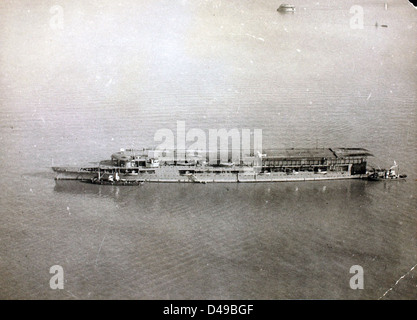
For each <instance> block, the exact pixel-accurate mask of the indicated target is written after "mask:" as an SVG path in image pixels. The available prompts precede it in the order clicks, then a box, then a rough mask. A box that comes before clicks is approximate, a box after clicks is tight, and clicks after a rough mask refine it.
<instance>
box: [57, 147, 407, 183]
mask: <svg viewBox="0 0 417 320" xmlns="http://www.w3.org/2000/svg"><path fill="white" fill-rule="evenodd" d="M167 153H168V154H169V155H168V156H167ZM368 156H372V154H370V153H369V151H368V150H366V149H363V148H321V149H319V148H315V149H313V148H312V149H294V148H291V149H280V150H266V151H264V152H262V153H260V152H257V153H248V154H244V153H243V152H242V155H241V156H239V157H238V158H237V159H232V158H230V159H228V161H220V160H216V161H212V159H211V158H210V157H209V156H208V155H205V156H200V155H199V154H197V153H196V152H183V153H181V156H179V154H178V153H177V151H164V152H160V151H158V150H156V149H151V148H148V149H146V148H144V149H141V150H135V149H126V150H125V149H121V150H120V151H119V152H116V153H114V154H112V156H111V159H110V160H103V161H101V162H100V163H99V164H97V165H95V166H86V167H53V168H52V169H53V170H54V171H55V172H56V173H57V175H56V177H55V179H56V180H80V181H82V182H86V183H93V184H103V185H127V186H130V185H141V184H143V183H145V182H175V183H178V182H180V183H213V182H216V183H217V182H224V183H227V182H228V183H234V182H246V183H250V182H284V181H317V180H339V179H368V180H371V181H377V180H392V179H404V178H406V175H399V174H397V173H396V171H395V169H396V168H397V167H398V166H397V165H396V164H395V166H393V167H391V168H390V169H388V170H384V169H378V170H376V169H373V170H368V169H367V157H368Z"/></svg>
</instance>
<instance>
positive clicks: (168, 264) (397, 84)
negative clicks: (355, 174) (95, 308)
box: [0, 0, 417, 299]
mask: <svg viewBox="0 0 417 320" xmlns="http://www.w3.org/2000/svg"><path fill="white" fill-rule="evenodd" d="M119 2H120V4H119ZM119 2H117V3H116V2H112V1H100V2H99V1H92V2H90V3H89V4H86V3H84V2H82V1H71V2H68V3H65V5H62V6H61V8H62V10H63V11H62V12H63V18H64V20H63V28H62V29H57V30H54V29H53V28H51V26H50V19H51V17H52V16H53V15H54V14H53V13H51V12H50V8H51V6H52V5H53V4H49V3H47V2H40V3H39V4H34V3H33V2H32V1H21V2H15V1H2V3H1V4H0V13H1V15H2V19H0V40H1V47H0V141H1V144H0V145H1V147H0V150H1V152H0V163H1V165H0V168H1V169H2V170H1V178H0V190H1V197H0V298H3V299H39V298H40V299H74V298H79V299H109V298H115V299H121V298H126V299H288V298H290V299H299V298H301V299H305V298H308V299H310V298H312V299H317V298H319V299H320V298H330V299H378V298H380V297H383V298H387V299H415V298H416V297H417V295H416V290H417V281H416V279H417V270H416V269H417V267H416V268H414V269H413V267H414V266H415V265H416V264H417V251H416V245H417V236H416V230H417V229H416V227H417V216H416V215H417V211H416V206H417V202H416V196H417V188H416V179H417V163H416V158H417V157H416V156H417V147H416V137H417V119H416V111H417V110H416V109H417V59H416V50H417V43H416V41H415V39H416V38H417V37H416V35H417V25H416V21H417V19H416V18H417V11H416V10H414V9H413V8H412V7H411V6H410V5H409V4H408V3H407V2H406V1H395V2H394V1H391V2H388V6H387V10H385V7H384V4H383V2H381V3H379V2H376V1H361V3H360V4H359V5H361V6H362V8H363V12H364V28H363V29H352V28H350V24H349V22H350V19H351V18H352V16H353V14H352V13H350V12H349V9H350V8H351V6H352V5H357V4H358V3H357V1H355V2H353V1H347V2H343V4H341V3H339V2H340V1H338V2H337V1H331V0H326V1H320V2H317V3H311V4H310V3H309V4H304V3H303V2H302V1H294V2H293V3H294V5H296V7H297V11H296V12H295V13H291V14H280V13H278V12H277V11H276V8H277V7H278V5H279V3H278V4H277V3H271V2H270V1H256V3H255V2H249V1H243V2H242V1H227V2H226V1H193V2H192V3H191V2H188V1H154V2H151V3H149V2H148V1H143V2H142V1H119ZM52 12H55V11H52ZM376 22H377V23H378V25H379V26H378V27H376V26H375V23H376ZM382 24H385V25H387V26H388V27H387V28H384V27H381V25H382ZM177 121H185V125H186V130H188V129H191V128H200V129H202V130H204V131H205V132H208V130H209V129H221V128H225V129H228V130H229V129H232V128H237V129H239V130H241V129H244V128H248V129H252V130H253V129H255V128H256V129H262V130H263V145H264V147H267V148H282V147H316V146H318V147H339V146H341V147H364V148H367V149H369V150H370V151H371V152H372V153H373V154H374V157H373V158H371V159H370V162H371V165H375V166H377V165H379V166H381V167H389V166H391V165H392V164H393V162H394V160H395V161H396V162H397V163H398V164H399V165H400V168H399V169H400V172H402V173H406V174H407V175H408V177H409V178H408V179H407V180H406V181H387V182H379V183H371V182H367V181H323V182H289V183H260V184H207V185H197V184H184V185H182V184H145V185H143V186H140V187H122V186H96V185H89V184H84V183H80V182H71V181H60V182H59V183H56V182H55V181H54V179H53V178H54V175H53V173H52V171H51V169H50V167H51V166H52V165H84V164H89V163H90V162H96V161H99V160H102V159H107V158H109V157H110V154H111V153H113V152H115V151H117V150H118V149H119V148H121V147H127V148H129V147H136V148H140V147H143V146H150V145H154V144H155V142H154V134H155V132H156V131H157V130H158V129H162V128H168V129H172V130H174V131H175V128H176V124H177ZM53 265H60V266H62V267H63V269H64V276H65V286H64V289H63V290H52V289H50V287H49V280H50V277H51V276H52V275H51V274H49V268H50V267H51V266H53ZM353 265H360V266H362V267H363V270H364V283H365V288H364V289H363V290H352V289H351V288H350V286H349V280H350V278H351V277H352V275H353V274H350V273H349V270H350V267H351V266H353ZM397 280H400V281H398V282H397ZM390 288H392V290H389V289H390ZM388 290H389V291H388ZM384 294H385V295H384Z"/></svg>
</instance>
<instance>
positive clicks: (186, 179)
mask: <svg viewBox="0 0 417 320" xmlns="http://www.w3.org/2000/svg"><path fill="white" fill-rule="evenodd" d="M187 169H188V170H189V171H191V170H192V169H193V168H192V167H180V168H169V167H166V168H164V167H162V168H158V169H156V170H144V171H143V172H139V173H138V174H137V175H134V176H132V175H129V174H120V173H119V181H114V183H113V184H126V183H125V182H127V184H129V183H132V182H134V181H137V182H164V183H237V182H242V183H256V182H286V181H319V180H341V179H362V178H367V175H365V174H363V175H360V174H356V175H351V174H350V173H348V172H343V173H337V172H328V173H315V172H299V173H289V174H288V173H285V172H272V173H256V172H254V171H252V172H235V173H231V172H219V171H217V172H210V171H208V172H201V173H185V174H181V173H180V172H181V171H188V170H187ZM150 171H152V172H150ZM102 174H103V173H102ZM97 176H98V173H97V172H83V171H78V170H74V171H68V170H67V171H61V172H59V173H58V175H57V177H56V178H55V179H56V180H84V181H88V180H91V181H92V180H93V179H95V178H97Z"/></svg>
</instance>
